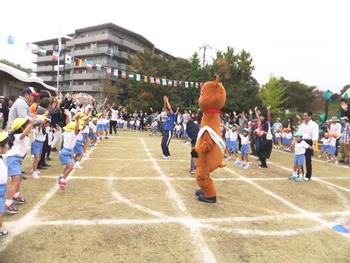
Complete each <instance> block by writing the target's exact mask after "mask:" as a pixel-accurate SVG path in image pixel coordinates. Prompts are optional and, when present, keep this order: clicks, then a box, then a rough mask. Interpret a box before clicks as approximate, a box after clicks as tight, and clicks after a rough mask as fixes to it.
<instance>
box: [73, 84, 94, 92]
mask: <svg viewBox="0 0 350 263" xmlns="http://www.w3.org/2000/svg"><path fill="white" fill-rule="evenodd" d="M71 91H73V92H97V91H99V86H97V85H73V86H72V90H71Z"/></svg>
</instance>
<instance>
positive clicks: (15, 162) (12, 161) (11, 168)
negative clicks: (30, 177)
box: [7, 155, 23, 176]
mask: <svg viewBox="0 0 350 263" xmlns="http://www.w3.org/2000/svg"><path fill="white" fill-rule="evenodd" d="M22 162H23V157H22V156H18V155H14V156H9V157H7V172H8V176H16V175H22Z"/></svg>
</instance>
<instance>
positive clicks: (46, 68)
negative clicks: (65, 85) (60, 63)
mask: <svg viewBox="0 0 350 263" xmlns="http://www.w3.org/2000/svg"><path fill="white" fill-rule="evenodd" d="M53 70H54V67H53V66H37V68H36V70H35V72H52V71H53Z"/></svg>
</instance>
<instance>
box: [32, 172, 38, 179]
mask: <svg viewBox="0 0 350 263" xmlns="http://www.w3.org/2000/svg"><path fill="white" fill-rule="evenodd" d="M32 177H33V179H40V175H39V173H37V172H33V173H32Z"/></svg>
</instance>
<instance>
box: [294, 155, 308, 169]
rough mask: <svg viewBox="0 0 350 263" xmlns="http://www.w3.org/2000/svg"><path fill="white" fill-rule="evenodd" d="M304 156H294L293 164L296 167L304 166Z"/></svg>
mask: <svg viewBox="0 0 350 263" xmlns="http://www.w3.org/2000/svg"><path fill="white" fill-rule="evenodd" d="M304 160H305V156H304V154H297V155H295V156H294V164H295V165H298V166H303V165H304Z"/></svg>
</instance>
